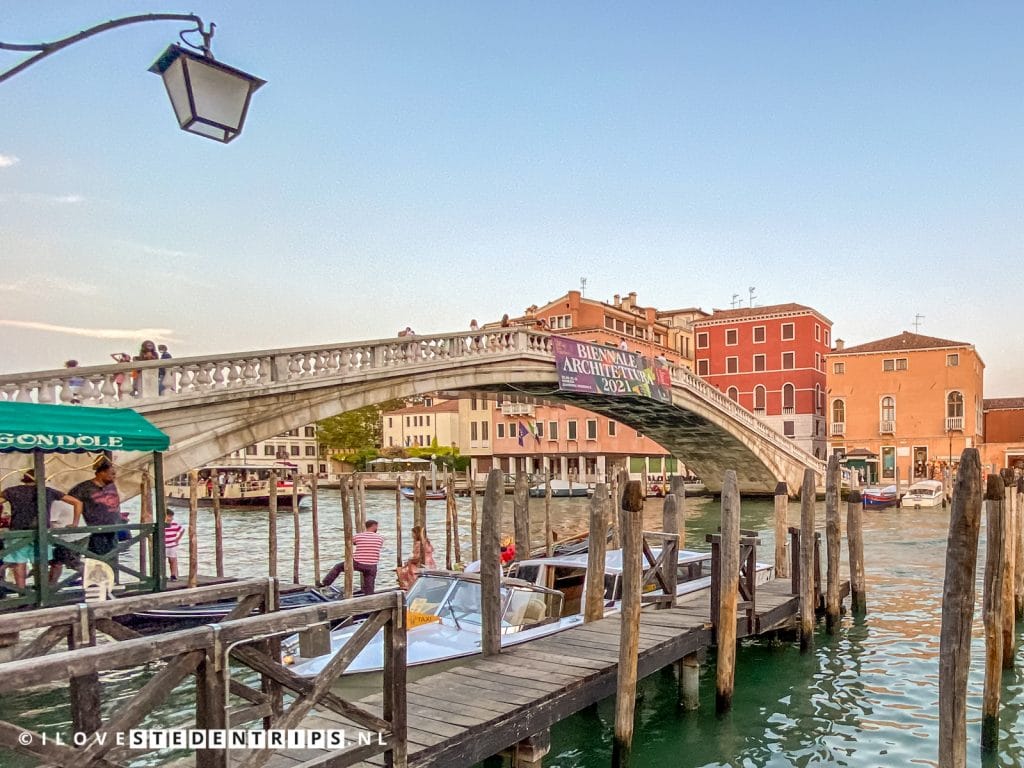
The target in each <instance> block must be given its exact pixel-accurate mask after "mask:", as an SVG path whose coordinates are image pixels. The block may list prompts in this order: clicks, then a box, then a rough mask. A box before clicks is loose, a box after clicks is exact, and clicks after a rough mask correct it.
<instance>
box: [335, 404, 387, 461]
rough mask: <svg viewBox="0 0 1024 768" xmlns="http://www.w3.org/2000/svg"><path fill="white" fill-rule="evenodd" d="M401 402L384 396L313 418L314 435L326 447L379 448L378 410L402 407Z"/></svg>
mask: <svg viewBox="0 0 1024 768" xmlns="http://www.w3.org/2000/svg"><path fill="white" fill-rule="evenodd" d="M404 405H405V402H404V401H403V400H388V401H387V402H384V403H379V404H378V405H368V406H366V407H365V408H357V409H356V410H354V411H348V412H346V413H339V414H338V415H337V416H332V417H330V418H329V419H324V420H322V421H318V422H317V437H318V438H319V440H320V443H321V444H322V445H326V446H327V447H328V448H342V449H346V450H350V451H361V450H363V449H367V448H379V447H380V443H381V429H382V427H381V419H380V415H381V413H382V412H383V411H393V410H395V409H397V408H402V407H403V406H404ZM373 458H376V456H374V457H373Z"/></svg>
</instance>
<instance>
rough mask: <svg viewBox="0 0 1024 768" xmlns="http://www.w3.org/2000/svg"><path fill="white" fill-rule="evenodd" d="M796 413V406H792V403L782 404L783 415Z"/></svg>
mask: <svg viewBox="0 0 1024 768" xmlns="http://www.w3.org/2000/svg"><path fill="white" fill-rule="evenodd" d="M795 414H796V407H795V406H792V405H784V406H782V415H783V416H793V415H795Z"/></svg>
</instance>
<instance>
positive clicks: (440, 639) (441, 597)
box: [284, 548, 772, 696]
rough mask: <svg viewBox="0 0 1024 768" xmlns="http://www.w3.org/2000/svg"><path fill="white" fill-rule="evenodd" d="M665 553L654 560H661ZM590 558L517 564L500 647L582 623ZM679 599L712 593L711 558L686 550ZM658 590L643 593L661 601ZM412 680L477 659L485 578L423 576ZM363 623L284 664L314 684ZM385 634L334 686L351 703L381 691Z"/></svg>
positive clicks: (504, 603) (504, 605) (610, 583)
mask: <svg viewBox="0 0 1024 768" xmlns="http://www.w3.org/2000/svg"><path fill="white" fill-rule="evenodd" d="M659 553H660V550H659V549H657V548H655V549H654V550H653V554H654V556H655V557H658V555H659ZM588 557H589V555H588V554H587V553H582V554H576V555H563V556H554V557H550V558H548V557H538V558H533V559H529V560H523V561H521V562H519V563H515V564H514V565H513V568H512V575H510V576H508V577H505V578H503V579H502V582H501V627H502V630H501V647H502V648H506V647H511V646H514V645H519V644H521V643H526V642H529V641H530V640H534V639H536V638H539V637H547V636H549V635H552V634H555V633H557V632H561V631H563V630H566V629H569V628H571V627H575V626H578V625H580V624H582V623H583V609H584V607H585V606H584V595H585V594H586V591H585V590H586V580H587V566H588ZM676 573H677V578H678V585H677V588H676V595H677V596H681V595H686V594H691V593H694V592H698V591H700V590H703V589H709V588H710V586H711V553H710V552H693V551H690V550H682V551H680V553H679V557H678V562H677V566H676ZM771 574H772V567H771V566H770V565H766V564H762V563H758V582H759V583H761V582H763V581H766V580H768V579H769V578H771ZM659 589H660V588H658V587H656V586H655V587H654V588H652V589H650V590H648V591H647V592H645V594H657V593H658V592H659ZM604 603H605V615H606V616H607V615H610V614H613V613H617V612H618V611H620V610H621V607H622V550H617V549H616V550H610V551H609V552H607V553H606V554H605V573H604ZM406 605H407V611H408V612H407V627H408V630H407V635H406V644H407V645H406V648H407V650H406V664H407V678H408V679H409V680H416V679H419V678H421V677H424V676H426V675H429V674H433V673H435V672H439V671H442V670H444V669H450V668H452V667H454V666H457V665H458V664H459V663H461V660H462V659H465V658H468V657H472V656H476V655H478V654H479V653H480V644H481V615H480V610H481V609H480V605H481V600H480V574H479V573H466V572H453V571H425V572H424V573H423V574H421V575H420V577H419V578H418V579H417V580H416V583H415V584H413V586H412V588H411V589H410V590H409V594H408V597H407V602H406ZM357 627H358V624H354V625H349V626H345V627H342V628H339V629H335V630H333V631H332V632H331V653H328V654H324V655H323V656H317V657H312V658H303V657H301V656H299V655H298V650H299V642H298V638H297V636H293V637H291V638H288V639H287V640H286V641H285V644H284V661H285V663H286V664H289V665H290V670H291V671H292V672H294V673H295V674H296V675H298V676H300V677H304V678H312V677H315V676H316V675H317V674H318V673H319V672H320V671H321V670H322V669H323V668H324V666H325V665H326V664H327V663H328V661H330V659H331V658H332V656H333V655H334V654H336V653H338V651H339V650H340V649H341V648H342V647H343V646H344V644H345V642H347V640H348V639H349V638H351V636H352V634H353V633H354V632H355V631H356V628H357ZM383 653H384V633H383V631H381V632H378V633H377V635H376V636H375V637H374V638H373V639H372V640H371V641H370V642H369V643H368V644H367V645H366V646H365V647H364V648H363V649H362V650H361V651H360V652H359V653H358V654H357V655H356V657H355V658H354V659H353V661H352V663H351V664H350V665H349V666H348V668H347V669H346V670H345V672H344V673H343V674H342V675H341V677H340V678H339V679H338V681H337V682H336V683H335V687H336V688H337V689H338V690H340V691H342V692H343V693H346V694H348V695H349V696H356V695H364V694H368V693H372V692H374V691H380V687H381V676H382V673H383Z"/></svg>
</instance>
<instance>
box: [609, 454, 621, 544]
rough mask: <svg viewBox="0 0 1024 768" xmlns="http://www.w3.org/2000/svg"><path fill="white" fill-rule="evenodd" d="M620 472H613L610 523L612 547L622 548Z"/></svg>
mask: <svg viewBox="0 0 1024 768" xmlns="http://www.w3.org/2000/svg"><path fill="white" fill-rule="evenodd" d="M619 485H620V483H619V473H618V472H615V473H613V474H612V482H611V486H612V489H611V499H612V503H611V505H610V512H611V520H610V521H609V523H608V525H609V527H610V528H611V529H612V549H620V548H621V547H622V536H621V531H620V530H619V510H620V509H621V508H622V493H621V492H620V490H619Z"/></svg>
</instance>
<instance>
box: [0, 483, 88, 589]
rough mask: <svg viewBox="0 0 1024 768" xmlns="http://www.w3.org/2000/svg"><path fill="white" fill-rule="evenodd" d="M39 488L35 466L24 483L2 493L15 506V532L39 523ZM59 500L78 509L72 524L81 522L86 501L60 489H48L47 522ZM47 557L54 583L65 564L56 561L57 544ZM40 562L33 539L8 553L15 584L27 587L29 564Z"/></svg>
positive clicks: (13, 517) (28, 529)
mask: <svg viewBox="0 0 1024 768" xmlns="http://www.w3.org/2000/svg"><path fill="white" fill-rule="evenodd" d="M37 492H38V489H37V488H36V476H35V472H33V471H32V470H31V469H30V470H28V471H26V472H25V474H23V475H22V476H21V485H16V486H13V487H11V488H7V489H6V490H4V491H2V492H0V499H3V500H5V501H7V502H8V503H9V504H10V505H11V530H12V531H34V530H36V527H37V525H38V520H39V516H38V505H37V503H36V499H37V498H38V496H37ZM55 501H63V502H65V503H66V504H70V505H71V507H72V509H74V515H75V516H74V519H73V520H72V522H71V526H72V527H75V526H77V525H78V519H79V518H80V517H81V515H82V502H81V501H79V500H78V499H77V498H74V497H72V496H69V495H67V494H65V493H64V492H63V491H58V490H57V489H56V488H49V487H47V489H46V517H47V520H46V525H47V527H49V525H50V520H49V517H50V505H51V504H53V502H55ZM46 559H47V561H48V562H49V563H50V573H49V580H50V583H51V584H52V583H54V582H55V581H57V579H59V578H60V571H61V563H60V562H58V561H56V560H54V548H53V545H49V546H48V547H47V551H46ZM35 561H36V545H35V544H34V543H33V542H29V543H28V544H23V545H22V546H20V547H18V548H17V549H15V550H12V551H11V552H5V553H4V563H6V564H9V565H10V566H11V568H12V570H13V571H14V583H15V584H16V585H17V586H18V587H19V588H22V589H24V587H25V582H26V580H27V576H28V564H29V563H34V562H35ZM36 583H37V584H38V583H39V575H38V574H37V575H36Z"/></svg>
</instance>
